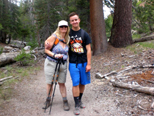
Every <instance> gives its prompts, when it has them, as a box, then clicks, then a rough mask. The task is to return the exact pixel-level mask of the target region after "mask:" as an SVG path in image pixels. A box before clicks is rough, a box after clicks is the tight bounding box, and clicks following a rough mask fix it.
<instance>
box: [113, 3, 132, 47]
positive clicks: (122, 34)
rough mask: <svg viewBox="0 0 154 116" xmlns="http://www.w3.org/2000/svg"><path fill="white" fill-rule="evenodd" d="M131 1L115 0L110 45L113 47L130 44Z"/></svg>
mask: <svg viewBox="0 0 154 116" xmlns="http://www.w3.org/2000/svg"><path fill="white" fill-rule="evenodd" d="M131 23H132V0H115V12H114V19H113V25H112V30H111V39H110V43H111V44H112V45H113V46H114V47H125V46H127V45H130V44H132V42H133V40H132V36H131Z"/></svg>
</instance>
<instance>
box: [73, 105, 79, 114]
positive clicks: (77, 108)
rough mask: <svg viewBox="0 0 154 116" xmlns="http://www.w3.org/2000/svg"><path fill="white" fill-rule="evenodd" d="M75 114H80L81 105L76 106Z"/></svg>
mask: <svg viewBox="0 0 154 116" xmlns="http://www.w3.org/2000/svg"><path fill="white" fill-rule="evenodd" d="M74 114H75V115H79V114H80V107H75V110H74Z"/></svg>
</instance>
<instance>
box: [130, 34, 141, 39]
mask: <svg viewBox="0 0 154 116" xmlns="http://www.w3.org/2000/svg"><path fill="white" fill-rule="evenodd" d="M132 38H133V39H138V38H141V35H140V34H132Z"/></svg>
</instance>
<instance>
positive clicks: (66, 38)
mask: <svg viewBox="0 0 154 116" xmlns="http://www.w3.org/2000/svg"><path fill="white" fill-rule="evenodd" d="M69 33H70V28H69V26H68V27H67V32H66V35H65V37H64V39H65V41H66V44H67V45H68V44H69V42H70V36H69ZM54 34H56V36H57V37H58V38H60V39H62V37H61V34H60V31H59V27H57V29H56V31H55V32H54Z"/></svg>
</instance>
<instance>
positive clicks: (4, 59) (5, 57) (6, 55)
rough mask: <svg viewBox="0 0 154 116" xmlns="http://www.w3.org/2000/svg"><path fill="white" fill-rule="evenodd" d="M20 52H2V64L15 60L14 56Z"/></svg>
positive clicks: (0, 60)
mask: <svg viewBox="0 0 154 116" xmlns="http://www.w3.org/2000/svg"><path fill="white" fill-rule="evenodd" d="M19 54H20V52H11V53H2V54H1V55H0V66H3V65H6V64H8V63H11V62H15V60H14V58H15V57H16V56H17V55H19Z"/></svg>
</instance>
